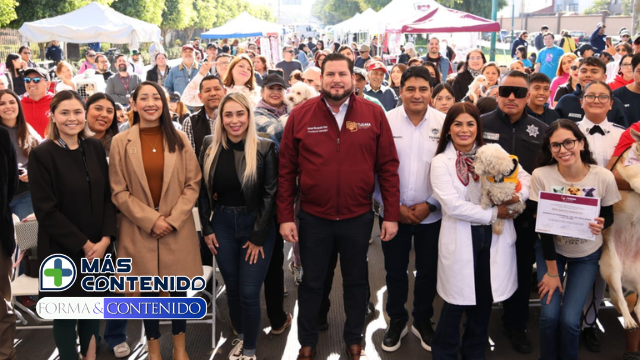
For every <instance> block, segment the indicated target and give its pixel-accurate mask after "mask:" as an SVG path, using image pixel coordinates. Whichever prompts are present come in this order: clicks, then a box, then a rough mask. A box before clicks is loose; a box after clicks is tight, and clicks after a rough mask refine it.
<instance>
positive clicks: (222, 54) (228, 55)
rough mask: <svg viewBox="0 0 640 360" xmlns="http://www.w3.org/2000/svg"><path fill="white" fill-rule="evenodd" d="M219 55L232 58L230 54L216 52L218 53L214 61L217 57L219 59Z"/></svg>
mask: <svg viewBox="0 0 640 360" xmlns="http://www.w3.org/2000/svg"><path fill="white" fill-rule="evenodd" d="M221 57H228V58H229V59H231V58H233V56H232V55H231V54H229V53H225V52H221V53H218V55H216V61H218V59H220V58H221Z"/></svg>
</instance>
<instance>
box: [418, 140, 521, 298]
mask: <svg viewBox="0 0 640 360" xmlns="http://www.w3.org/2000/svg"><path fill="white" fill-rule="evenodd" d="M456 157H457V155H456V150H455V148H454V147H453V144H452V143H451V142H450V143H449V144H448V145H447V148H446V150H445V151H444V153H441V154H439V155H437V156H436V157H435V158H434V159H433V162H432V163H431V185H432V187H433V191H434V197H435V198H436V199H438V201H440V205H441V206H442V225H441V228H440V238H439V244H438V284H437V290H438V294H439V295H440V297H442V298H443V299H444V300H445V301H446V302H448V303H450V304H455V305H475V304H476V296H475V282H474V268H473V247H472V243H471V223H477V224H489V223H490V222H491V217H492V214H493V209H491V208H489V209H482V207H481V206H480V205H474V204H472V203H470V202H468V201H465V196H466V192H467V187H465V186H464V185H463V184H462V183H461V182H460V180H459V179H458V176H457V175H456V166H455V161H456ZM518 179H519V180H520V182H521V183H522V190H521V192H520V193H519V194H518V195H519V196H520V199H521V200H522V201H526V200H527V199H528V198H529V184H530V179H531V176H530V175H529V174H528V173H527V172H526V171H524V170H523V169H522V167H520V170H519V172H518ZM452 185H453V186H452ZM515 242H516V231H515V228H514V227H513V220H507V221H506V222H505V226H504V231H503V233H502V235H496V234H493V238H492V241H491V249H490V253H491V254H490V256H491V260H490V267H491V291H492V294H493V301H494V302H499V301H503V300H506V299H508V298H509V297H510V296H511V295H512V294H513V293H514V291H515V290H516V288H517V287H518V278H517V267H516V248H515Z"/></svg>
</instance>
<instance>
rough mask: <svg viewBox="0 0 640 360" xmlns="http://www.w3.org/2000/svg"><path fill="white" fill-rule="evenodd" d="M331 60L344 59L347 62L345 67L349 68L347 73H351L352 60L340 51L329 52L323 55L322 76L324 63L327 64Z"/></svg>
mask: <svg viewBox="0 0 640 360" xmlns="http://www.w3.org/2000/svg"><path fill="white" fill-rule="evenodd" d="M331 61H346V62H347V67H348V68H349V75H353V61H352V60H351V59H349V58H348V57H346V56H344V55H342V54H340V53H335V52H334V53H330V54H328V55H327V56H325V58H324V60H323V61H322V69H321V70H322V75H323V76H324V67H325V65H327V63H329V62H331Z"/></svg>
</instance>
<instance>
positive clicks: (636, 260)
mask: <svg viewBox="0 0 640 360" xmlns="http://www.w3.org/2000/svg"><path fill="white" fill-rule="evenodd" d="M631 136H632V137H633V139H634V140H635V141H636V143H635V144H633V146H631V148H630V149H629V150H628V151H626V152H625V153H623V154H622V155H621V156H620V159H619V160H618V162H617V163H616V165H615V169H616V170H617V171H618V173H619V174H620V177H622V178H623V179H624V180H626V181H627V182H628V183H629V185H631V190H630V191H625V190H621V191H620V195H621V196H622V200H620V201H618V202H617V203H616V204H615V205H613V213H614V214H615V221H614V222H613V224H612V225H611V226H610V227H609V228H608V229H606V230H605V231H603V232H602V236H603V237H604V246H603V247H602V256H601V257H600V274H601V275H602V278H603V279H604V280H605V281H606V282H607V284H609V294H610V295H611V302H612V303H613V305H615V306H616V308H617V309H618V310H619V311H620V313H621V314H622V316H623V317H624V328H625V329H634V328H637V327H638V324H637V323H636V322H635V321H634V320H633V318H632V317H631V313H630V310H633V312H634V313H636V314H640V301H639V302H636V303H635V304H634V303H631V304H628V303H627V302H626V301H625V296H624V293H623V292H622V288H623V287H624V288H625V289H627V290H632V291H634V292H636V293H639V292H640V211H638V208H640V160H639V159H640V133H639V132H637V131H635V130H633V129H631Z"/></svg>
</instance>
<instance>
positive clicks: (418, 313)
mask: <svg viewBox="0 0 640 360" xmlns="http://www.w3.org/2000/svg"><path fill="white" fill-rule="evenodd" d="M431 81H432V78H431V75H430V74H429V71H428V70H427V69H426V68H423V67H421V66H414V67H411V68H409V69H407V70H405V72H404V73H403V74H402V79H401V80H400V97H401V98H402V106H400V107H397V108H395V109H393V110H391V111H389V112H388V113H387V119H388V120H389V125H390V126H391V131H392V132H393V138H394V140H395V144H396V151H397V153H398V158H399V160H400V167H399V168H398V175H399V176H400V222H401V223H400V224H398V234H397V235H396V238H395V239H394V240H393V241H388V242H383V243H382V250H383V253H384V264H385V269H386V271H387V276H386V281H387V296H388V298H387V305H386V309H385V310H386V311H387V315H388V316H389V318H390V322H389V327H388V328H387V331H386V332H385V334H384V338H383V340H382V349H383V350H385V351H396V350H397V349H398V348H400V344H401V339H402V337H403V336H404V335H406V334H407V332H408V328H407V326H406V323H407V321H408V320H409V314H408V313H407V310H406V309H405V307H404V304H405V302H406V301H407V293H408V291H409V278H408V275H407V269H408V266H409V254H410V252H411V248H412V244H411V239H412V238H413V239H414V241H413V248H414V249H415V266H416V276H415V284H414V298H413V311H412V316H413V326H412V327H411V332H413V334H414V335H416V336H417V337H418V339H420V342H421V344H422V347H423V348H424V349H425V350H429V351H431V342H432V340H433V335H434V330H433V325H432V322H431V318H432V317H433V300H434V298H435V295H436V280H437V273H436V271H437V263H438V236H439V233H440V220H441V218H442V213H441V212H440V209H439V207H440V206H439V203H438V201H437V200H436V199H435V198H434V197H433V196H432V193H433V190H432V188H431V182H430V180H429V168H430V165H431V159H432V158H433V157H434V156H435V153H436V148H437V147H438V142H439V141H440V131H441V129H442V124H443V123H444V119H445V116H446V115H445V114H443V113H441V112H439V111H437V110H435V109H434V108H431V107H429V101H430V99H431V91H432V89H431V85H430V84H431ZM374 197H375V198H376V200H378V201H379V202H381V203H382V198H381V196H380V193H379V191H378V190H377V187H376V192H375V194H374ZM383 214H384V204H382V208H381V210H380V215H381V216H383Z"/></svg>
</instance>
